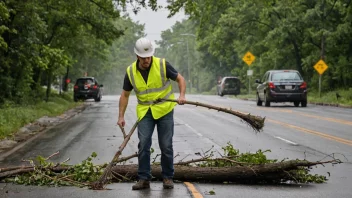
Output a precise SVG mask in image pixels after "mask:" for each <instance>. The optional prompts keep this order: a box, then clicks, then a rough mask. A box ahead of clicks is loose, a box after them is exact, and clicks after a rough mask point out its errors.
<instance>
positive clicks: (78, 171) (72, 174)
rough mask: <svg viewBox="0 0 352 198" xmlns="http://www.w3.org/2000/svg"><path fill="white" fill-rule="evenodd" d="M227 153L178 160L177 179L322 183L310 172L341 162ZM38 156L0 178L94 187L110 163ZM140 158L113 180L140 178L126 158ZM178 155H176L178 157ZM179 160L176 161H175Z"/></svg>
mask: <svg viewBox="0 0 352 198" xmlns="http://www.w3.org/2000/svg"><path fill="white" fill-rule="evenodd" d="M223 150H224V153H223V154H222V155H220V157H216V158H215V157H214V155H215V153H214V152H213V151H212V149H210V150H208V151H206V152H204V153H202V154H201V153H198V154H197V155H199V158H197V159H192V160H188V161H184V160H179V161H178V162H177V163H175V176H174V180H178V181H197V182H207V183H213V182H217V183H218V182H236V183H277V184H279V183H283V182H290V183H323V182H326V181H327V178H326V176H323V175H317V174H315V175H312V174H310V171H311V169H312V168H313V167H316V166H317V165H324V164H339V163H342V162H341V161H340V160H338V159H334V158H333V159H332V160H329V161H317V162H310V161H307V160H282V161H277V160H271V159H267V157H266V155H265V153H266V152H270V151H269V150H267V151H261V150H258V151H257V152H256V153H240V152H239V151H238V150H237V149H235V148H233V146H232V145H231V144H230V143H228V144H227V145H226V146H225V147H223ZM58 154H59V153H58V152H57V153H55V154H53V155H51V156H49V157H47V158H44V157H41V156H38V157H37V158H35V159H33V160H25V161H26V162H27V163H29V165H27V166H15V167H6V168H0V180H1V181H3V182H14V183H17V184H26V185H49V186H79V187H84V186H87V187H92V184H93V183H94V182H95V181H97V180H98V179H99V178H100V177H101V175H102V174H103V172H104V168H106V167H107V166H108V164H102V165H94V164H93V163H92V160H93V159H94V158H95V157H96V156H97V154H96V153H92V155H91V156H90V157H88V158H87V159H86V160H84V161H82V163H80V164H76V165H67V164H66V162H67V161H68V160H69V159H67V160H65V161H64V162H59V163H53V162H49V160H50V158H52V157H53V156H55V155H58ZM159 156H160V155H159V154H158V155H156V157H155V158H154V160H153V162H152V163H153V165H152V175H153V177H154V179H155V180H162V176H161V167H160V165H159V162H156V161H157V158H158V157H159ZM134 157H137V154H133V155H130V156H128V157H122V158H119V159H118V160H116V161H114V163H113V166H112V169H111V171H112V174H111V177H110V178H108V179H109V181H110V182H126V181H135V180H136V179H137V168H138V166H137V165H136V164H132V165H126V164H125V163H126V161H128V160H129V159H131V158H134ZM175 157H177V156H175ZM175 161H176V160H175Z"/></svg>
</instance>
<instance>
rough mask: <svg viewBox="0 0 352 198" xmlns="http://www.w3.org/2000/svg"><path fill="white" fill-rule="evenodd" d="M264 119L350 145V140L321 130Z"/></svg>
mask: <svg viewBox="0 0 352 198" xmlns="http://www.w3.org/2000/svg"><path fill="white" fill-rule="evenodd" d="M266 120H267V121H269V122H273V123H275V124H279V125H282V126H286V127H290V128H293V129H297V130H299V131H303V132H306V133H310V134H314V135H317V136H320V137H323V138H326V139H329V140H334V141H336V142H340V143H343V144H347V145H349V146H352V140H347V139H343V138H339V137H336V136H332V135H328V134H325V133H322V132H318V131H314V130H310V129H306V128H302V127H299V126H295V125H292V124H287V123H284V122H280V121H276V120H272V119H266Z"/></svg>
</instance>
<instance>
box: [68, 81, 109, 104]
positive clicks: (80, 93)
mask: <svg viewBox="0 0 352 198" xmlns="http://www.w3.org/2000/svg"><path fill="white" fill-rule="evenodd" d="M102 87H103V85H101V84H99V83H98V81H97V79H95V78H94V77H82V78H78V79H77V80H76V84H75V85H74V91H73V100H74V101H75V102H77V101H78V100H86V99H94V100H95V102H99V101H100V100H101V98H102V95H103V90H102Z"/></svg>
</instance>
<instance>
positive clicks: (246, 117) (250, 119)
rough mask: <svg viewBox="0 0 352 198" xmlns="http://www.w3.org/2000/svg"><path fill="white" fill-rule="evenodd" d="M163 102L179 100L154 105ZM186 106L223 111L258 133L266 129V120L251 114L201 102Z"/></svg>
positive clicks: (159, 100)
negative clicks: (239, 119)
mask: <svg viewBox="0 0 352 198" xmlns="http://www.w3.org/2000/svg"><path fill="white" fill-rule="evenodd" d="M163 101H168V102H177V100H174V99H157V100H156V101H155V102H154V103H159V102H163ZM185 104H190V105H195V106H201V107H206V108H209V109H214V110H217V111H221V112H225V113H229V114H232V115H235V116H237V117H239V118H241V119H242V120H243V121H245V122H246V123H247V124H248V125H249V126H251V127H252V128H253V129H254V130H255V131H257V132H260V131H261V130H262V129H263V127H264V121H265V118H262V117H260V116H254V115H251V114H244V113H241V112H238V111H233V110H232V109H226V108H222V107H217V106H213V105H209V104H204V103H200V102H193V101H186V102H185Z"/></svg>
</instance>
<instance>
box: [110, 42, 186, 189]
mask: <svg viewBox="0 0 352 198" xmlns="http://www.w3.org/2000/svg"><path fill="white" fill-rule="evenodd" d="M154 51H155V49H154V46H153V44H152V42H151V41H150V40H148V39H146V38H140V39H138V40H137V42H136V44H135V47H134V52H135V53H136V55H137V61H135V62H134V63H132V65H130V66H129V67H128V68H127V71H126V74H125V79H124V85H123V91H122V93H121V97H120V101H119V118H118V121H117V124H118V125H119V126H121V127H124V126H125V118H124V114H125V111H126V108H127V104H128V98H129V95H130V93H131V91H132V89H134V91H135V93H136V96H137V99H138V105H137V116H138V120H139V123H138V139H139V144H138V179H139V181H138V182H137V183H136V184H135V185H133V186H132V190H140V189H145V188H150V180H151V178H152V176H151V168H150V148H151V145H152V135H153V131H154V128H155V125H156V126H157V131H158V140H159V147H160V150H161V168H162V176H163V187H164V188H165V189H171V188H173V187H174V184H173V180H172V179H173V176H174V166H173V159H174V155H173V146H172V137H173V134H174V119H173V109H174V107H175V105H176V103H174V102H160V103H154V101H155V100H157V99H174V98H175V96H174V94H173V93H172V86H171V82H170V79H171V80H174V81H176V82H177V83H178V87H179V90H180V95H179V98H178V100H177V101H178V104H181V105H182V104H184V103H185V101H186V99H185V91H186V82H185V79H184V78H183V77H182V76H181V74H179V73H178V72H177V71H176V70H175V69H174V68H173V67H172V66H171V65H170V64H169V63H168V62H166V61H165V60H164V59H160V58H157V57H154V56H153V55H154Z"/></svg>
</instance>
